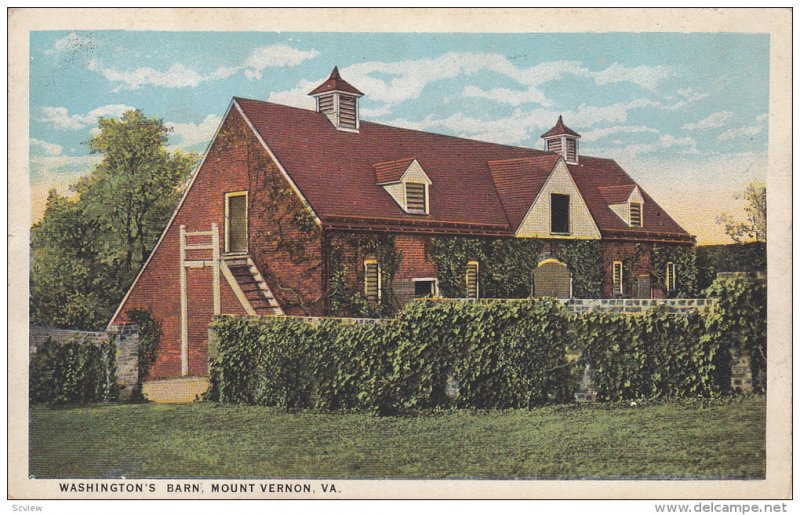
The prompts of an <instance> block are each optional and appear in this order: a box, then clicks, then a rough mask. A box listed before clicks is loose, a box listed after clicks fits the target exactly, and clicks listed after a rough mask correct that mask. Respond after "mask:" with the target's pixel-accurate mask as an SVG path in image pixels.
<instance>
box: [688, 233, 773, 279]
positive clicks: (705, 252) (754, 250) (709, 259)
mask: <svg viewBox="0 0 800 515" xmlns="http://www.w3.org/2000/svg"><path fill="white" fill-rule="evenodd" d="M766 271H767V244H766V243H764V242H752V243H736V244H731V245H703V246H700V247H697V286H698V288H699V289H700V290H704V289H706V288H708V287H709V286H711V283H713V282H714V279H716V278H717V274H718V273H719V272H766Z"/></svg>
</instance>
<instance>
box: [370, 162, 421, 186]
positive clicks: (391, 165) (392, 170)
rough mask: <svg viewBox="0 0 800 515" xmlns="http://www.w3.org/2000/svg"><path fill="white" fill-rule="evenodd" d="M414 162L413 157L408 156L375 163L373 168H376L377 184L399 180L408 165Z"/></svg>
mask: <svg viewBox="0 0 800 515" xmlns="http://www.w3.org/2000/svg"><path fill="white" fill-rule="evenodd" d="M413 162H414V158H413V157H406V158H404V159H397V160H396V161H384V162H382V163H375V164H373V165H372V169H373V170H375V183H376V184H390V183H392V182H398V181H400V179H401V178H402V177H403V174H404V173H406V170H408V167H409V166H411V163H413Z"/></svg>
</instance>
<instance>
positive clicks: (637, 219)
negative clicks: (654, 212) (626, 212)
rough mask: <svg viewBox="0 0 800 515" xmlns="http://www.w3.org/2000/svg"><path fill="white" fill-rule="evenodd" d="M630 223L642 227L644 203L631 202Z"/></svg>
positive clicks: (632, 225)
mask: <svg viewBox="0 0 800 515" xmlns="http://www.w3.org/2000/svg"><path fill="white" fill-rule="evenodd" d="M630 216H631V219H630V223H629V225H630V226H631V227H642V226H643V225H644V224H643V223H642V204H641V202H631V204H630Z"/></svg>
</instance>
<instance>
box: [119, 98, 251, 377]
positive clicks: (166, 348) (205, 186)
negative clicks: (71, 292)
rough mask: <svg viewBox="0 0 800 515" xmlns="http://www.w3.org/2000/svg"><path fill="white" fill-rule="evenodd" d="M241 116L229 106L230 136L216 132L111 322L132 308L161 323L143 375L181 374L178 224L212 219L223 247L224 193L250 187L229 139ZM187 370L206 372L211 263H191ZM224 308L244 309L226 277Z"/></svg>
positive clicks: (198, 225) (200, 224) (193, 225)
mask: <svg viewBox="0 0 800 515" xmlns="http://www.w3.org/2000/svg"><path fill="white" fill-rule="evenodd" d="M243 127H244V120H243V119H242V118H241V116H240V115H239V114H238V113H237V112H236V111H235V110H232V111H231V114H230V116H229V117H228V118H227V119H226V121H225V123H224V124H223V127H222V129H221V132H220V133H221V135H222V134H229V135H231V138H228V139H225V138H222V137H220V138H218V139H217V140H216V141H215V142H214V144H213V145H212V147H211V149H210V150H209V153H208V155H207V156H206V159H205V161H204V163H203V166H202V167H201V168H200V169H199V170H198V171H197V172H196V173H197V177H196V179H195V181H194V183H193V185H192V187H191V189H190V190H189V192H188V193H187V194H186V198H185V200H184V202H183V204H182V205H181V208H180V211H179V212H178V213H177V215H176V216H175V219H174V221H173V223H172V224H171V225H170V227H169V229H168V230H167V233H166V234H165V235H164V238H163V240H162V241H161V243H160V244H159V246H158V247H157V249H156V250H155V252H154V253H153V255H152V257H151V259H150V262H149V264H148V265H147V267H146V268H145V269H144V270H143V271H142V274H141V276H140V277H139V278H138V280H137V281H136V284H135V285H134V287H133V289H132V290H131V292H130V295H129V296H128V298H127V299H126V300H125V303H124V304H123V306H122V309H121V310H120V313H119V315H118V316H117V317H116V318H115V319H114V320H112V324H120V323H126V322H128V321H129V320H128V318H127V312H128V311H129V310H132V309H148V310H150V311H151V312H152V313H153V316H154V317H155V319H156V320H158V321H159V322H160V323H161V328H162V331H163V334H162V337H161V344H160V346H159V349H158V353H157V357H156V362H155V363H154V364H153V366H151V367H150V370H149V374H148V376H149V377H148V378H147V379H161V378H171V377H179V376H180V373H181V350H180V349H181V337H180V320H181V310H180V256H179V230H180V226H181V225H185V226H186V230H187V231H207V230H210V229H211V224H212V223H214V222H216V223H217V224H218V226H219V228H220V245H221V246H222V247H223V248H222V249H221V250H224V241H225V237H224V236H225V235H224V228H225V193H226V192H232V191H243V190H247V189H248V188H249V180H248V174H247V169H246V166H245V163H246V149H245V148H244V145H241V144H239V145H236V144H235V142H232V141H231V139H235V136H236V134H238V133H239V132H241V131H242V128H243ZM187 283H188V300H189V302H188V308H189V374H190V375H198V376H202V375H206V374H207V371H208V367H207V357H206V348H207V341H206V338H207V331H206V328H207V326H208V323H209V322H210V321H211V317H212V315H213V299H212V295H213V292H212V288H211V285H212V272H211V268H210V267H206V268H202V269H189V270H188V274H187ZM221 300H222V312H223V313H225V314H232V315H244V314H245V311H244V309H243V308H242V307H241V305H240V304H239V301H238V300H237V299H236V297H235V295H234V294H233V292H232V291H231V290H230V287H229V286H228V284H227V282H226V281H225V280H224V279H223V280H222V285H221Z"/></svg>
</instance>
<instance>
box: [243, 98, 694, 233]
mask: <svg viewBox="0 0 800 515" xmlns="http://www.w3.org/2000/svg"><path fill="white" fill-rule="evenodd" d="M235 101H236V103H237V104H238V105H239V106H240V107H241V109H242V111H243V112H244V113H245V115H246V116H247V118H248V119H249V120H250V122H251V123H252V124H253V127H254V128H255V130H256V131H257V133H258V134H259V135H260V136H261V138H262V139H263V140H264V141H265V142H266V144H267V145H268V146H269V148H270V150H272V152H273V153H274V154H275V156H276V157H277V159H278V161H279V162H280V164H281V165H282V166H283V168H284V169H285V170H286V172H287V173H288V174H289V176H290V177H291V179H292V181H293V182H294V183H295V184H296V186H297V188H298V189H299V190H300V192H301V193H302V195H303V196H304V197H305V199H306V200H307V201H308V203H309V204H310V205H311V207H312V208H313V209H314V212H315V213H316V214H317V215H318V216H319V218H320V219H321V221H322V223H323V224H324V225H328V226H337V227H339V226H345V225H347V226H355V225H357V224H362V225H365V226H368V227H369V228H372V229H377V228H384V229H387V230H389V229H392V228H393V229H397V228H402V227H405V228H411V227H414V228H415V230H420V231H421V230H430V231H435V230H436V227H440V228H447V230H448V231H450V232H456V233H457V232H459V231H460V229H458V228H459V227H461V228H463V230H464V232H468V231H485V232H487V233H492V234H508V235H512V234H513V233H514V232H515V231H516V229H517V227H518V225H519V224H520V223H521V222H522V219H523V218H524V216H525V214H526V213H527V210H528V209H529V207H530V206H531V204H532V203H533V200H534V199H535V198H536V195H537V194H538V192H539V190H541V187H542V185H543V184H544V181H545V180H546V178H547V175H548V174H549V173H550V171H551V170H552V168H553V166H554V165H555V163H556V161H557V160H558V155H557V154H554V153H552V152H545V151H542V150H536V149H532V148H526V147H513V146H509V145H500V144H496V143H487V142H483V141H475V140H470V139H465V138H458V137H454V136H445V135H441V134H433V133H429V132H422V131H416V130H411V129H402V128H398V127H391V126H388V125H383V124H379V123H372V122H367V121H363V120H362V121H361V122H360V127H359V131H358V132H357V133H356V132H349V131H340V130H337V129H336V128H335V127H334V126H333V124H331V123H330V121H329V120H328V118H327V117H326V116H325V115H324V114H322V113H317V112H315V111H309V110H306V109H299V108H295V107H288V106H283V105H278V104H272V103H269V102H262V101H257V100H248V99H241V98H236V99H235ZM410 156H414V157H410ZM414 159H417V160H418V161H419V162H420V164H422V165H423V166H424V169H425V173H426V174H427V175H428V177H429V178H430V180H431V181H432V183H433V184H432V186H431V188H430V191H429V199H430V213H429V214H427V215H418V214H417V215H415V214H408V213H406V212H405V211H404V210H403V209H402V208H401V207H400V206H399V205H398V204H397V203H396V202H395V201H394V199H393V198H392V197H391V195H389V193H388V192H387V191H386V190H385V189H384V188H383V187H382V186H380V185H379V184H377V182H383V183H386V182H393V181H395V180H399V177H400V176H402V173H403V172H405V170H406V169H407V168H408V165H410V164H411V162H412V161H413V160H414ZM568 168H569V170H570V173H571V174H572V176H573V178H574V180H575V183H576V185H577V186H578V189H579V190H580V192H581V195H582V196H583V198H584V200H585V201H586V204H587V206H588V208H589V210H590V212H591V214H592V216H593V217H594V219H595V222H596V224H597V226H598V228H599V229H600V231H601V232H604V231H612V232H614V233H615V234H622V235H623V236H625V235H629V236H635V235H637V234H644V233H650V234H662V235H664V234H671V235H674V236H678V237H679V239H686V240H687V241H691V237H690V236H689V235H688V233H686V231H684V230H683V229H682V228H681V227H680V226H679V225H678V224H677V223H675V221H674V220H672V218H670V217H669V216H668V215H667V214H666V213H665V212H664V211H663V210H662V209H661V208H660V207H659V206H658V205H657V204H656V203H655V202H654V201H653V200H652V198H650V197H649V196H648V195H647V193H646V192H644V190H641V188H640V190H641V191H642V195H643V197H644V198H645V205H644V223H645V227H644V228H642V229H639V228H631V227H628V226H627V224H625V223H624V222H623V221H622V220H621V219H620V218H619V216H617V215H616V213H614V212H613V211H611V209H610V208H609V207H608V202H607V201H606V200H605V199H604V198H603V195H602V194H601V190H600V189H599V188H602V187H617V186H625V187H628V185H635V184H636V183H635V182H634V181H633V179H631V178H630V177H629V176H628V175H627V174H626V173H625V172H624V171H623V170H622V169H621V168H620V167H619V165H617V163H616V162H614V161H613V160H610V159H600V158H592V157H588V156H581V157H580V164H578V165H568ZM398 174H399V175H398ZM626 199H627V197H626Z"/></svg>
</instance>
